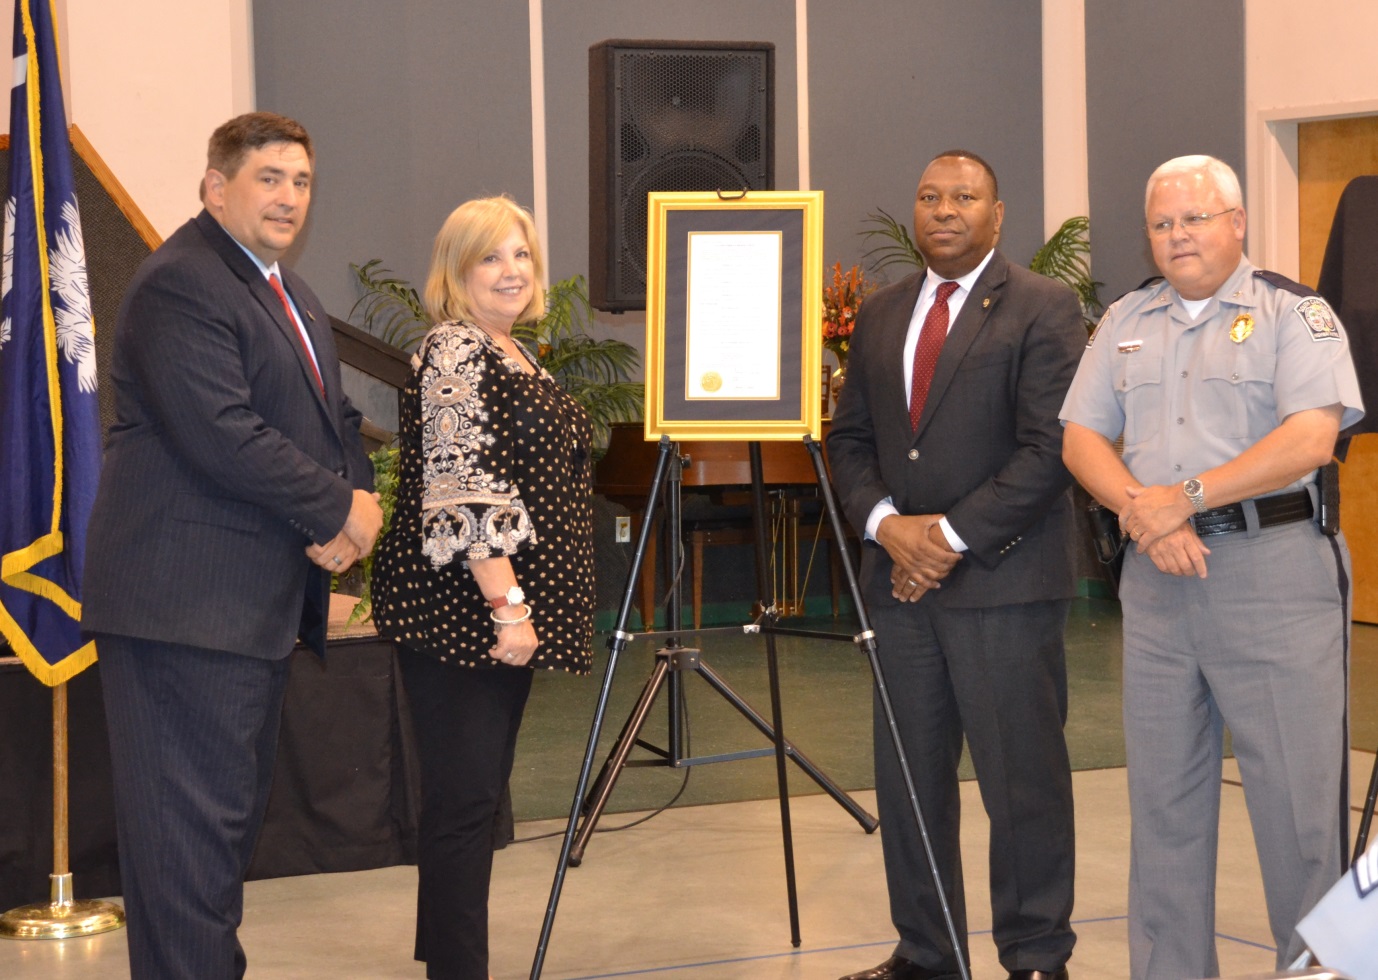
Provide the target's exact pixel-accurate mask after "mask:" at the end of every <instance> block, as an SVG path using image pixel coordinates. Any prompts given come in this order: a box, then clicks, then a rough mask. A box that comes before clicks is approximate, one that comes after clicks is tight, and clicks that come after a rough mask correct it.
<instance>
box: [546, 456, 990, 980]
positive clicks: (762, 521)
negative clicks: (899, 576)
mask: <svg viewBox="0 0 1378 980" xmlns="http://www.w3.org/2000/svg"><path fill="white" fill-rule="evenodd" d="M803 441H804V444H805V447H806V448H807V449H808V451H809V453H810V455H811V457H812V459H813V464H814V472H815V475H816V477H817V480H818V486H819V491H820V493H821V494H822V496H823V501H824V504H825V506H826V509H827V512H828V518H829V521H830V522H831V526H832V530H833V535H834V540H835V541H836V542H837V543H838V544H837V546H838V548H839V551H840V558H841V564H842V567H843V569H844V572H845V574H846V578H847V585H848V588H849V589H850V590H851V595H852V600H853V603H854V605H855V607H856V610H857V614H858V617H859V619H860V630H859V632H858V633H857V635H856V636H855V637H846V636H840V635H839V634H835V633H824V632H819V631H811V630H796V629H790V628H785V627H780V626H778V625H776V621H777V619H778V611H777V610H776V609H775V607H774V605H773V604H772V603H771V602H770V601H769V600H768V599H766V598H765V597H766V596H767V595H768V594H769V591H770V580H769V573H768V571H767V568H768V563H767V554H768V546H767V540H766V528H767V526H768V525H767V519H766V507H765V489H764V479H763V475H762V474H763V469H762V463H761V447H760V443H759V442H752V443H750V444H749V447H748V449H749V453H750V457H751V477H752V504H753V514H754V524H755V528H756V577H757V588H758V590H759V591H760V594H761V596H762V599H761V606H762V608H763V611H762V613H761V616H760V617H759V619H758V620H757V622H756V623H754V624H752V625H749V626H747V627H746V631H747V632H749V633H760V634H762V635H763V636H764V637H765V640H766V660H767V669H768V672H769V677H770V696H771V713H772V721H773V724H768V723H767V722H766V721H765V720H764V719H763V718H761V716H760V715H759V714H758V713H757V712H756V711H755V710H754V709H752V708H751V706H750V705H748V704H747V703H746V702H745V701H743V700H742V699H741V698H740V697H739V696H738V695H737V694H736V693H735V692H734V691H732V689H731V688H730V687H729V686H728V685H727V684H726V682H725V681H723V680H722V679H721V678H720V677H719V676H718V675H717V674H716V673H714V672H713V671H712V669H711V668H710V667H709V666H708V665H707V664H706V663H704V661H703V658H702V654H701V652H700V651H699V650H697V649H693V648H689V647H684V646H681V645H679V636H678V634H679V633H680V632H681V631H682V609H681V603H680V596H679V589H678V586H677V584H676V585H675V586H674V587H672V588H671V589H670V594H669V597H668V599H667V605H666V622H667V630H666V633H667V634H668V637H669V639H668V642H667V644H666V646H665V647H664V648H662V649H660V650H658V651H657V652H656V658H657V660H656V667H655V669H654V671H653V672H652V675H651V677H650V679H649V680H648V681H647V683H646V686H645V688H644V689H643V691H642V695H641V698H640V699H639V700H638V702H637V705H636V707H635V708H634V709H633V711H632V713H631V715H630V716H629V717H628V719H627V722H626V724H625V725H624V726H623V729H622V733H621V734H620V735H619V736H618V740H617V742H616V743H615V745H614V748H613V751H612V753H611V754H610V755H609V757H608V760H607V761H606V762H605V763H604V765H603V769H602V770H601V771H600V773H599V776H598V779H597V781H596V782H595V785H594V789H593V792H592V793H591V794H590V795H589V796H588V797H587V798H586V797H585V792H586V790H587V788H588V781H589V774H590V773H591V771H592V768H593V757H594V754H595V752H596V751H597V746H598V739H599V736H600V734H601V731H602V724H603V719H604V716H605V714H606V712H607V704H608V697H609V693H610V691H611V688H612V680H613V674H614V672H615V670H616V667H617V661H618V658H619V656H620V654H621V652H622V651H623V650H624V649H625V648H626V646H627V644H628V643H629V642H630V641H631V640H632V639H634V637H633V635H632V634H630V633H628V632H627V629H626V627H627V621H628V618H629V616H630V613H631V608H632V601H633V594H634V592H635V585H636V582H637V578H638V574H639V572H640V568H641V563H642V561H643V560H644V558H645V552H646V546H647V542H648V540H649V535H650V529H651V527H652V525H653V524H654V521H653V516H654V508H655V505H656V501H657V499H658V498H659V496H660V492H661V489H662V487H663V486H664V485H665V482H666V478H667V475H668V478H669V481H670V486H669V492H668V493H667V500H668V502H667V507H666V509H667V521H666V523H667V525H668V527H669V539H670V542H669V548H668V556H667V561H668V563H669V567H670V568H671V569H675V568H677V567H678V566H679V561H680V557H681V551H682V548H683V543H682V540H681V536H680V525H681V515H680V496H679V489H680V482H679V475H680V474H679V470H680V466H679V458H678V454H677V453H676V452H675V449H674V444H673V443H672V442H671V441H670V440H669V438H668V437H667V436H662V437H661V440H660V454H659V457H658V458H657V461H656V469H655V475H654V476H653V478H652V480H651V489H650V492H649V494H648V497H647V504H646V512H645V517H644V518H643V520H642V524H641V533H640V535H639V537H638V540H637V546H636V551H635V554H634V555H633V557H632V563H631V568H630V569H629V571H628V574H627V582H626V587H625V589H624V591H623V596H622V604H621V607H620V608H619V610H618V616H617V623H616V625H615V626H614V628H613V632H612V637H611V638H610V639H609V641H608V649H609V651H610V654H609V659H608V667H607V672H606V674H605V675H604V679H603V686H602V689H601V690H600V692H599V696H598V702H597V707H596V709H595V711H594V719H593V725H592V727H591V729H590V731H589V741H588V746H587V748H586V750H585V754H584V761H583V765H582V766H581V768H580V771H579V779H578V783H577V785H576V787H575V791H574V800H573V803H572V804H571V807H570V815H569V822H568V825H567V827H566V830H565V836H564V843H563V845H562V847H561V849H560V857H559V860H558V862H557V864H556V869H555V880H554V882H553V883H552V885H551V891H550V900H549V902H548V903H547V906H546V914H545V921H544V923H543V924H542V927H541V934H540V938H539V940H538V942H537V946H536V955H535V959H534V961H533V963H532V967H531V980H538V978H539V977H540V975H541V969H542V967H543V965H544V962H545V954H546V949H547V947H548V945H549V942H550V934H551V930H552V929H553V927H554V922H555V913H556V910H557V908H558V905H559V900H560V892H561V890H562V889H563V886H564V877H565V873H566V870H567V868H568V867H569V866H570V865H571V864H574V865H575V866H577V865H578V864H579V862H580V860H581V858H582V853H583V849H584V847H585V846H586V844H587V842H588V839H589V836H590V835H591V834H592V833H593V829H594V826H595V825H596V823H597V820H598V817H599V816H600V815H601V813H602V810H603V808H604V807H605V806H606V804H607V800H608V798H609V796H611V794H612V790H613V787H614V786H615V784H616V781H617V777H618V775H619V774H620V773H621V770H622V769H623V768H624V767H625V766H626V765H628V764H634V763H628V761H627V759H628V756H629V755H630V753H631V750H632V748H633V747H635V746H636V745H641V746H643V747H644V748H647V749H649V750H650V751H652V752H653V753H654V754H656V755H657V756H659V757H660V758H659V759H657V760H651V761H649V762H648V763H646V764H658V765H673V766H688V765H699V764H704V763H709V762H723V761H728V760H734V759H742V758H750V757H755V756H759V755H762V754H764V753H765V752H766V751H769V750H748V751H746V752H737V753H730V754H726V755H719V756H710V757H702V758H684V757H683V756H682V754H681V742H680V738H681V732H680V705H681V703H682V702H681V700H680V699H681V698H682V696H683V693H682V688H681V681H680V677H679V675H680V673H681V672H682V671H684V670H693V671H694V672H695V673H698V674H699V676H701V677H703V678H704V680H705V681H707V682H708V684H709V685H710V686H711V687H713V689H714V690H716V691H717V692H718V693H719V694H721V695H722V696H723V697H724V698H726V699H727V700H728V701H729V702H730V703H731V704H732V706H733V707H735V708H737V710H738V711H739V712H741V713H742V714H743V716H745V717H746V718H747V719H748V720H749V721H751V722H752V724H753V725H755V726H756V728H757V729H758V730H760V731H761V732H762V734H764V735H766V736H768V737H769V738H771V739H772V741H773V742H774V752H775V758H776V778H777V781H778V784H779V796H780V818H781V829H782V837H783V844H784V849H785V880H786V890H787V893H788V902H789V916H790V940H791V943H792V945H794V946H796V947H797V946H799V944H800V934H799V910H798V897H797V890H796V884H795V873H794V845H793V833H792V829H791V824H790V811H789V787H788V782H787V778H786V766H785V760H786V758H787V757H788V758H792V759H793V760H794V761H795V763H796V764H797V765H799V767H800V768H801V769H803V770H804V772H805V773H807V774H808V775H809V777H810V778H812V779H813V780H814V781H815V782H816V783H818V785H819V786H821V787H822V788H823V789H824V790H825V791H826V792H827V793H828V794H829V795H831V796H832V797H833V798H834V799H835V800H837V802H838V803H839V804H841V805H842V806H843V808H844V809H846V810H847V811H848V812H849V813H850V814H851V815H852V816H853V817H854V818H855V819H856V820H857V822H858V823H859V824H861V826H862V828H863V829H864V830H865V831H866V832H867V833H871V832H872V831H874V830H875V829H876V827H877V826H878V823H877V821H876V819H875V818H874V817H872V816H871V815H870V814H869V813H867V812H866V811H865V810H863V809H862V808H861V807H860V806H858V805H857V804H856V803H855V801H853V800H852V799H851V798H850V797H849V796H847V795H846V793H844V792H843V791H842V790H841V789H839V788H838V787H836V786H835V785H834V784H833V783H832V781H831V780H829V779H828V778H827V776H826V775H824V774H823V773H822V772H821V771H820V770H818V768H817V767H816V766H814V765H813V763H811V762H809V760H808V759H807V758H805V757H804V756H803V755H802V754H801V753H799V752H798V750H797V749H795V748H794V746H793V745H791V744H790V743H789V742H788V741H787V740H786V739H785V737H784V730H783V727H784V726H783V721H782V718H781V703H780V689H779V674H778V670H777V660H776V650H775V640H774V638H775V636H777V635H784V636H808V637H815V638H826V639H851V640H852V641H853V642H855V643H856V644H857V645H858V646H859V647H861V648H862V649H863V650H864V651H865V652H866V655H867V658H868V660H869V662H870V665H871V672H872V675H873V677H874V680H875V684H876V690H877V693H878V695H879V701H880V704H881V707H882V711H883V713H884V715H885V718H886V721H887V723H888V726H889V731H890V736H891V738H892V740H893V741H894V745H895V750H896V752H897V753H898V756H899V764H900V769H901V771H902V773H903V774H904V780H905V787H906V789H907V791H908V794H909V801H910V805H911V807H912V809H913V812H914V818H915V820H916V821H917V824H918V828H919V834H920V837H921V838H922V840H923V846H924V852H925V854H926V856H927V859H928V864H929V869H930V871H931V872H932V875H933V881H934V884H935V885H936V888H937V893H938V896H939V901H940V904H941V906H942V912H943V917H944V920H945V922H946V924H947V930H948V935H949V937H950V939H951V941H952V946H953V952H954V955H955V956H956V958H957V963H958V968H959V973H960V975H961V977H962V980H970V973H969V972H968V970H967V966H966V961H965V958H964V957H963V955H962V951H961V943H960V941H959V938H958V936H957V931H956V926H955V924H954V922H953V919H952V913H951V909H950V907H949V903H948V900H947V893H946V890H945V889H944V887H943V883H942V878H941V875H940V873H939V871H938V866H937V862H936V860H935V858H934V855H933V848H932V845H931V843H930V840H929V836H928V829H927V824H926V822H925V821H924V817H923V812H922V809H921V808H920V806H919V801H918V795H917V792H916V790H915V788H914V781H913V777H912V776H911V774H910V770H909V760H908V757H907V756H906V754H905V752H904V747H903V745H902V744H901V742H900V735H899V728H898V726H897V724H896V721H895V714H894V708H893V707H892V705H891V703H890V696H889V691H888V689H887V688H886V686H885V680H884V677H883V674H882V672H881V668H880V662H879V660H878V658H877V655H876V643H875V633H874V632H873V631H872V630H871V628H870V625H869V619H868V616H867V614H866V608H865V604H864V603H863V601H862V597H861V588H860V585H859V584H858V579H857V575H856V570H855V568H854V567H853V564H852V559H851V555H850V553H849V552H848V550H847V548H846V547H845V544H844V542H845V541H846V537H845V529H844V527H843V524H842V516H841V513H840V512H839V511H838V509H837V502H836V498H835V497H834V496H833V493H832V486H831V484H830V483H829V480H828V476H827V470H826V468H825V466H824V463H823V456H822V448H821V446H819V444H818V443H817V442H815V441H813V440H812V439H811V438H809V437H808V436H805V437H804V440H803ZM672 458H673V459H674V460H675V462H674V463H673V464H672V463H671V462H670V460H671V459H672ZM671 577H672V579H673V578H674V576H673V575H672V576H671ZM643 635H646V634H643ZM656 635H658V634H656ZM667 683H668V686H669V689H670V735H669V742H670V746H669V748H668V749H658V748H656V747H655V746H650V745H647V744H646V743H644V742H641V741H640V740H639V738H638V736H639V733H640V730H641V728H642V726H643V725H644V724H645V721H646V717H647V715H648V714H649V712H650V708H651V706H652V704H653V702H654V701H655V698H656V696H657V694H658V693H659V691H660V689H661V688H662V687H663V686H666V684H667ZM581 813H584V814H585V819H584V823H583V825H582V827H581V826H580V825H579V817H580V814H581ZM576 838H577V839H576ZM576 849H577V850H576Z"/></svg>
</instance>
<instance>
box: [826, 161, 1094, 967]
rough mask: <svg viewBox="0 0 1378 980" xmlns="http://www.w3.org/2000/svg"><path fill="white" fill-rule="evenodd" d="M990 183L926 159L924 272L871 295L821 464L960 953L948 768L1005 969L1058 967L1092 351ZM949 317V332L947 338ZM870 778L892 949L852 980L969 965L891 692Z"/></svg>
mask: <svg viewBox="0 0 1378 980" xmlns="http://www.w3.org/2000/svg"><path fill="white" fill-rule="evenodd" d="M1003 217H1004V204H1003V202H1001V201H1000V200H999V191H998V186H997V184H996V179H995V174H994V172H993V171H992V170H991V168H990V166H989V165H988V164H987V163H986V162H985V161H984V160H982V159H980V158H979V157H977V156H976V155H975V154H973V153H968V152H966V151H951V152H947V153H943V154H940V155H939V156H937V157H935V158H934V159H933V161H932V162H931V163H930V164H929V165H928V167H927V169H926V170H925V171H924V173H923V176H922V178H920V181H919V187H918V194H917V197H916V200H915V204H914V240H915V242H916V244H917V246H918V249H919V251H920V252H921V253H922V254H923V257H924V259H925V261H926V263H927V267H928V268H927V272H926V273H916V274H915V275H912V276H910V277H909V278H907V279H904V280H903V281H901V282H898V283H895V284H894V285H892V286H888V287H886V288H884V289H882V290H880V291H878V292H877V293H875V294H874V295H873V296H871V297H870V298H868V299H867V300H866V302H865V303H864V304H863V305H862V308H861V312H860V314H859V316H858V319H857V325H856V331H855V333H854V334H853V337H852V352H851V357H850V359H849V361H848V367H847V385H846V387H845V388H844V389H843V393H842V398H841V400H840V403H839V404H838V407H837V412H836V414H835V415H834V417H833V425H832V432H831V434H830V436H829V438H828V457H829V460H830V462H831V465H832V475H833V480H834V482H835V483H836V485H837V489H838V493H839V495H840V497H841V500H842V503H843V506H844V508H845V509H846V511H847V516H848V518H849V519H850V520H851V522H852V525H853V526H854V527H856V528H857V530H858V531H859V532H863V533H864V540H865V542H866V545H865V547H864V548H863V553H862V562H861V572H862V588H863V591H864V594H865V599H866V604H867V607H868V609H869V610H870V613H871V617H872V623H873V626H874V628H875V631H876V637H877V640H878V648H879V658H880V663H881V668H882V670H883V672H884V675H885V680H886V684H887V686H888V688H889V692H890V695H891V700H892V702H893V704H894V708H895V713H896V716H897V720H898V723H899V730H900V735H901V739H902V740H903V744H904V750H905V753H906V755H907V756H908V760H909V764H910V767H911V770H912V772H913V775H914V779H915V783H916V785H917V791H918V798H919V802H920V805H921V807H922V810H923V814H924V818H925V821H926V822H927V826H928V830H929V834H930V836H931V838H932V842H933V848H934V852H935V855H936V858H937V863H938V871H939V872H940V873H941V876H942V881H943V885H944V888H945V889H946V891H947V897H948V899H949V902H950V904H951V909H952V915H953V919H954V921H955V924H956V927H957V931H958V934H959V935H960V936H961V938H962V942H963V946H964V947H965V944H966V943H965V940H966V915H965V906H964V898H963V887H962V865H961V854H960V850H959V845H958V829H959V824H960V812H959V809H960V802H959V796H958V786H957V764H958V761H959V759H960V758H961V754H962V738H963V734H965V736H966V740H967V744H968V745H969V746H970V749H971V756H972V761H973V763H974V764H975V767H976V777H977V781H978V783H979V785H980V790H981V798H982V801H983V802H984V804H985V809H986V813H987V814H988V815H989V817H990V824H991V828H990V838H991V844H990V864H991V883H990V887H991V904H992V906H993V908H992V913H993V918H994V938H995V942H996V946H997V948H998V950H999V955H1000V962H1001V964H1002V965H1003V966H1004V967H1005V968H1006V969H1007V970H1008V971H1009V975H1010V977H1011V978H1012V980H1044V978H1065V977H1066V975H1067V974H1066V963H1067V960H1068V958H1069V957H1070V955H1071V952H1072V945H1073V943H1074V942H1075V941H1076V937H1075V935H1074V934H1073V932H1072V930H1071V926H1070V916H1071V911H1072V873H1073V815H1072V780H1071V772H1070V768H1069V765H1068V760H1067V746H1066V743H1065V741H1064V739H1063V734H1062V726H1063V723H1064V721H1065V719H1066V714H1067V674H1066V667H1065V658H1064V652H1063V631H1064V628H1065V625H1066V617H1067V608H1068V601H1069V599H1070V598H1071V597H1072V595H1073V594H1074V587H1075V582H1074V576H1073V564H1072V556H1073V539H1072V504H1071V498H1070V495H1069V493H1068V485H1069V483H1070V478H1069V476H1068V474H1067V471H1066V470H1065V469H1064V468H1063V465H1062V461H1061V458H1060V453H1061V447H1062V433H1061V431H1060V430H1061V425H1060V424H1059V422H1058V418H1057V413H1058V409H1059V408H1060V407H1061V404H1062V398H1063V395H1064V394H1065V393H1066V391H1067V387H1068V385H1069V384H1070V383H1071V380H1072V376H1073V374H1074V373H1075V371H1076V366H1077V359H1078V356H1079V355H1080V353H1081V349H1082V347H1083V346H1084V345H1085V342H1086V333H1085V330H1084V328H1083V327H1082V319H1081V312H1080V309H1079V307H1078V304H1077V301H1076V297H1075V295H1074V294H1073V293H1072V291H1071V290H1070V289H1068V288H1067V287H1065V286H1062V285H1059V284H1057V283H1054V282H1053V281H1052V280H1050V279H1046V278H1044V277H1042V276H1038V275H1034V274H1033V273H1031V272H1029V271H1028V270H1026V269H1022V268H1020V267H1018V266H1015V265H1011V264H1010V263H1009V262H1008V261H1007V260H1006V259H1005V257H1004V256H1003V255H1002V254H1001V253H1000V252H999V251H998V250H996V249H995V243H996V240H997V239H998V237H999V233H1000V223H1001V220H1002V219H1003ZM949 325H950V330H949ZM874 737H875V753H876V791H877V796H878V805H879V808H880V819H881V827H882V834H881V836H882V843H883V847H884V852H885V872H886V879H887V883H888V885H889V890H890V915H891V918H892V920H893V921H894V923H895V927H896V929H897V930H898V932H899V937H900V938H899V943H898V945H897V946H896V948H895V952H894V955H892V956H891V957H890V959H888V960H886V961H885V962H884V963H882V964H881V965H879V966H877V967H875V968H873V969H870V970H865V971H862V972H860V973H855V974H851V975H850V977H848V978H845V980H938V978H947V977H956V976H958V972H957V961H956V958H955V955H954V951H953V949H952V944H951V942H950V940H949V938H948V934H947V930H946V927H945V924H944V919H943V916H942V905H941V903H940V900H939V897H938V895H937V893H936V891H935V889H934V886H933V881H932V877H931V875H930V872H929V867H928V862H927V859H926V858H925V856H924V850H923V846H922V841H921V839H920V837H919V833H918V828H917V827H916V824H915V820H914V817H913V812H912V809H911V807H910V805H909V798H908V793H907V791H906V789H905V785H904V782H903V777H902V775H901V773H900V770H899V765H898V762H897V757H896V753H895V750H894V747H893V743H892V741H891V738H890V733H889V728H888V726H887V725H886V723H885V720H884V718H883V716H882V713H881V711H880V708H879V704H877V706H876V710H875V735H874Z"/></svg>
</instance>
